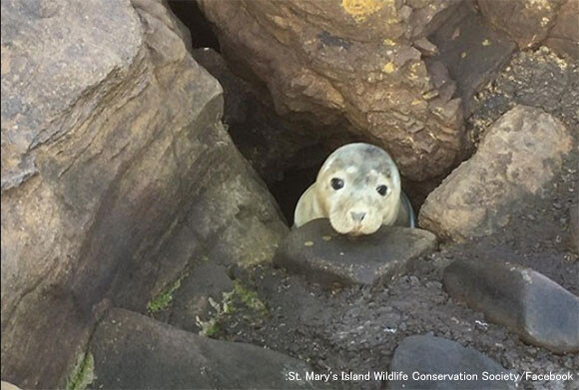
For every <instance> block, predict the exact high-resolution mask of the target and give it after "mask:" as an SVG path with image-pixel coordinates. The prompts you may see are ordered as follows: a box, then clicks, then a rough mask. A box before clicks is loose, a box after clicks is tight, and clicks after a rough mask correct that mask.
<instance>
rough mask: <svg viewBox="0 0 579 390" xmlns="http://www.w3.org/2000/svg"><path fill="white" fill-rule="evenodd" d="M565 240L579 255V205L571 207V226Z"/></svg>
mask: <svg viewBox="0 0 579 390" xmlns="http://www.w3.org/2000/svg"><path fill="white" fill-rule="evenodd" d="M565 241H566V243H567V247H568V248H569V250H571V251H572V252H574V253H575V254H576V255H579V205H575V206H573V207H571V208H570V209H569V228H568V231H567V237H566V239H565Z"/></svg>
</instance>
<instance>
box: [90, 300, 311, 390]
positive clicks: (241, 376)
mask: <svg viewBox="0 0 579 390" xmlns="http://www.w3.org/2000/svg"><path fill="white" fill-rule="evenodd" d="M89 352H90V353H91V354H92V356H93V357H94V374H95V376H96V380H95V382H94V383H93V384H92V388H97V389H98V388H104V389H112V388H114V389H169V388H170V389H193V388H194V389H232V388H236V389H279V388H284V389H285V388H288V389H289V388H292V389H303V388H306V389H309V388H313V385H312V384H311V383H310V382H306V381H305V380H303V381H291V380H288V375H289V374H290V372H296V373H299V375H300V376H301V377H302V378H305V374H304V373H305V372H306V371H310V370H311V369H310V368H309V367H308V366H307V364H305V363H304V362H302V361H299V360H297V359H294V358H291V357H289V356H286V355H282V354H280V353H278V352H274V351H271V350H268V349H264V348H259V347H257V346H253V345H249V344H244V343H233V342H227V341H217V340H212V339H209V338H206V337H203V336H198V335H194V334H191V333H188V332H185V331H182V330H180V329H177V328H173V327H172V326H169V325H166V324H163V323H161V322H158V321H155V320H153V319H150V318H148V317H145V316H142V315H139V314H136V313H132V312H129V311H127V310H123V309H113V310H111V311H110V313H109V314H108V315H107V316H106V317H105V318H104V319H103V321H102V322H101V323H99V325H98V327H97V328H96V331H95V334H94V336H93V339H92V341H91V344H90V349H89Z"/></svg>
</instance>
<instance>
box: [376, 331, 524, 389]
mask: <svg viewBox="0 0 579 390" xmlns="http://www.w3.org/2000/svg"><path fill="white" fill-rule="evenodd" d="M390 372H397V373H404V374H406V375H408V380H395V381H389V382H388V385H387V389H389V390H394V389H481V390H483V389H489V388H493V389H515V388H516V383H515V381H514V379H508V378H509V375H510V374H512V373H511V372H510V371H509V370H507V369H505V368H503V367H502V366H501V365H500V364H498V363H497V362H495V361H494V360H492V359H489V358H488V357H486V356H485V355H483V354H482V353H480V352H479V351H477V350H475V349H472V348H465V347H463V346H461V345H460V344H458V343H456V342H454V341H451V340H447V339H444V338H442V337H434V336H426V335H425V336H410V337H406V338H405V339H404V340H402V342H401V343H400V344H398V347H397V348H396V351H395V352H394V357H393V358H392V361H391V362H390ZM415 372H416V373H420V375H429V374H430V375H440V374H442V375H444V374H447V375H457V376H460V375H462V378H460V377H458V378H456V379H454V378H448V379H447V378H440V379H436V380H420V378H418V379H413V377H412V374H413V373H415ZM475 375H476V377H475ZM491 375H492V376H491ZM469 378H470V379H469ZM485 378H486V379H485ZM491 378H493V379H491ZM494 378H498V379H494ZM511 378H512V377H511ZM491 384H492V385H491Z"/></svg>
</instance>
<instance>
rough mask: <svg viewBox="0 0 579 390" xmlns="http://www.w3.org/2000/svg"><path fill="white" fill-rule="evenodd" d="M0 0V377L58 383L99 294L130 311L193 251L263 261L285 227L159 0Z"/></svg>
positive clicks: (97, 308) (211, 84) (28, 384)
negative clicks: (0, 93)
mask: <svg viewBox="0 0 579 390" xmlns="http://www.w3.org/2000/svg"><path fill="white" fill-rule="evenodd" d="M1 10H2V287H1V288H2V290H1V292H2V358H3V359H2V378H3V379H5V380H7V381H10V382H12V383H15V384H17V385H18V386H20V387H23V388H56V387H63V385H64V384H63V380H64V377H65V376H66V374H67V373H68V371H69V370H70V368H71V366H72V365H73V363H74V361H75V357H76V356H75V355H77V353H78V352H80V350H79V349H81V348H82V345H83V344H84V343H86V340H87V338H88V336H89V332H90V329H91V328H90V325H91V324H92V323H93V322H94V319H95V317H98V315H99V313H101V312H102V309H103V308H105V307H106V306H107V305H108V304H109V303H110V302H111V301H112V302H113V303H116V304H118V305H122V306H125V307H131V308H135V309H138V310H143V311H144V310H145V305H146V303H147V301H148V300H149V299H150V298H151V297H152V296H154V295H155V294H157V293H158V292H159V291H162V290H163V288H165V286H166V285H167V284H168V283H171V282H172V281H174V280H175V279H177V278H178V276H179V274H180V273H181V272H182V271H184V270H187V267H188V263H189V262H190V261H193V260H194V259H195V258H199V257H201V256H202V255H204V256H207V258H209V259H210V260H211V261H217V262H221V263H224V264H226V263H233V262H241V263H253V262H258V261H263V260H268V259H269V258H270V257H271V256H272V254H273V250H274V248H275V245H276V241H277V240H279V239H280V237H281V236H283V235H284V234H285V233H286V231H287V228H286V227H285V226H284V225H283V223H282V222H281V220H280V218H279V216H278V212H277V209H276V206H275V204H274V202H273V199H272V198H271V196H270V195H269V194H268V193H267V191H266V189H265V186H263V184H262V183H261V182H260V181H259V179H258V178H257V177H256V176H255V174H254V173H253V171H252V170H251V168H249V166H248V164H247V163H246V162H245V161H244V160H243V158H242V157H241V156H240V154H239V153H238V152H237V151H236V149H235V147H234V146H233V144H232V143H231V140H230V139H229V137H228V136H227V134H226V132H225V130H224V129H223V126H222V124H221V123H220V121H219V119H220V117H221V114H222V104H223V102H222V91H221V88H220V86H219V84H218V83H217V81H216V80H215V79H214V78H213V77H211V76H210V75H209V74H208V73H207V72H206V71H205V70H204V69H203V68H201V67H200V66H198V65H197V64H196V63H195V61H193V59H192V58H191V57H190V56H189V54H188V52H187V50H186V48H185V46H184V44H183V41H182V40H181V37H180V35H179V30H178V29H177V27H176V25H175V23H174V21H172V19H170V16H169V14H168V13H167V11H166V10H165V9H164V8H163V7H162V6H161V4H160V2H157V1H153V0H135V1H134V2H133V3H131V2H129V1H126V0H125V1H112V2H105V3H103V2H100V1H96V0H94V1H92V0H90V1H83V2H75V1H66V0H61V1H34V2H30V1H18V0H7V1H2V9H1ZM119 37H122V39H119ZM224 205H227V206H226V207H225V206H224ZM99 302H100V304H99Z"/></svg>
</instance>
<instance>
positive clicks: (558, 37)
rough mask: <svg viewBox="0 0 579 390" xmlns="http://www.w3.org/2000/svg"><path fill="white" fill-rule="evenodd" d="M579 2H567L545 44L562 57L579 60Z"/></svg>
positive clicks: (572, 0) (569, 0) (568, 0)
mask: <svg viewBox="0 0 579 390" xmlns="http://www.w3.org/2000/svg"><path fill="white" fill-rule="evenodd" d="M578 15H579V0H567V2H566V3H565V4H564V5H563V6H562V7H561V9H560V10H559V13H558V15H557V20H556V22H555V25H554V26H553V28H552V29H551V30H550V31H549V36H548V37H547V39H546V40H545V42H544V44H545V45H547V46H549V47H550V48H552V49H553V50H555V51H556V52H557V53H559V54H560V55H564V56H567V57H569V58H571V59H574V60H576V61H578V60H579V16H578Z"/></svg>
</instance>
